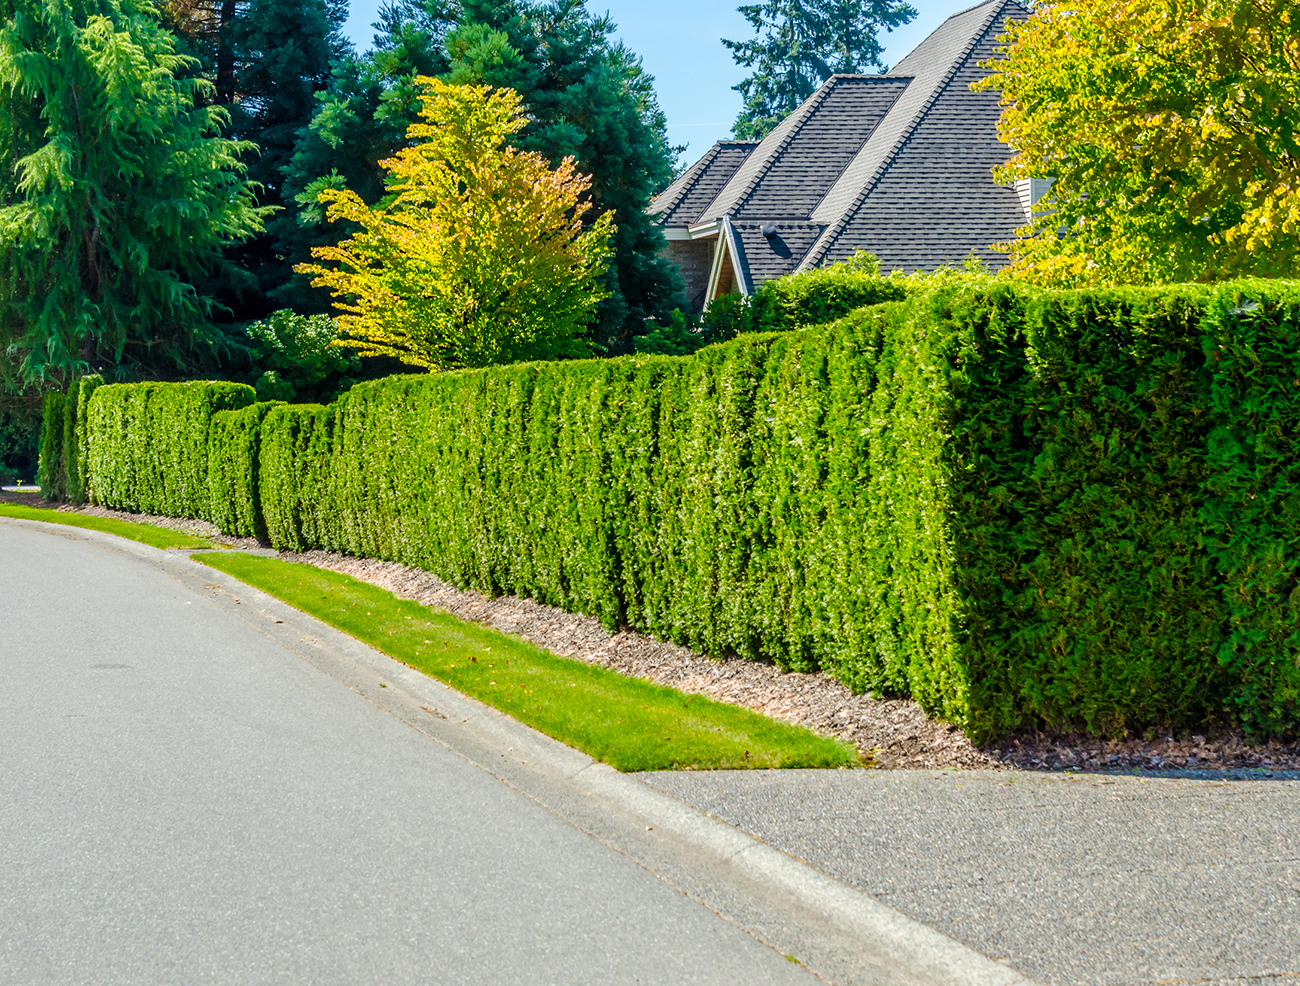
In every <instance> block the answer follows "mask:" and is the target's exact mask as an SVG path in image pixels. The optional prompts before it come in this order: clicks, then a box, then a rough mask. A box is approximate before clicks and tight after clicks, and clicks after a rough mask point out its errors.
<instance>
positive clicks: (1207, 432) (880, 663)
mask: <svg viewBox="0 0 1300 986" xmlns="http://www.w3.org/2000/svg"><path fill="white" fill-rule="evenodd" d="M1297 353H1300V288H1297V287H1296V285H1294V284H1281V283H1277V282H1266V281H1240V282H1232V283H1229V284H1227V285H1223V286H1220V287H1217V288H1214V289H1210V288H1205V287H1198V286H1179V287H1175V288H1162V289H1138V288H1118V289H1117V288H1111V289H1088V290H1079V291H1058V290H1043V289H1036V288H1032V287H1029V286H1026V285H1022V284H1015V283H1012V282H1007V281H1004V280H1001V279H997V278H992V277H977V276H974V275H971V274H962V275H956V274H953V275H952V276H946V277H944V278H940V279H936V280H934V281H933V282H925V283H924V284H923V285H922V286H921V287H915V286H913V287H912V288H911V289H909V290H908V291H907V293H906V296H905V297H903V298H902V299H901V300H893V301H889V302H888V303H884V304H876V305H873V306H870V307H866V308H862V309H859V310H857V311H855V312H852V313H851V314H849V315H848V316H846V317H844V318H842V319H840V320H838V321H836V322H833V323H831V324H829V325H823V326H819V327H816V328H812V329H808V330H805V331H798V332H769V333H762V334H746V335H742V336H740V337H738V338H736V339H734V340H732V341H731V342H728V343H726V344H723V345H715V346H710V347H708V348H706V349H703V350H701V351H700V352H698V353H697V354H695V355H694V356H690V357H687V358H673V357H665V356H641V357H632V358H625V359H614V360H600V361H583V362H563V363H550V364H547V363H529V364H516V365H513V366H507V367H494V368H491V369H489V370H479V371H459V372H455V373H445V374H434V375H429V374H423V375H420V376H404V377H390V378H387V379H384V380H379V381H373V382H368V383H362V384H358V385H357V386H355V387H353V388H352V389H351V390H349V391H348V392H347V393H346V394H344V395H343V396H341V397H340V398H339V399H338V400H337V401H336V402H334V403H333V404H331V405H329V406H327V407H321V406H303V405H286V406H279V407H275V408H272V409H271V410H270V411H269V412H268V413H267V414H266V417H265V418H264V420H263V422H262V426H261V431H260V436H259V448H258V456H259V461H258V479H257V486H258V490H259V495H260V497H261V506H262V511H263V515H264V519H265V523H266V529H267V534H268V537H269V540H270V541H271V543H272V544H273V545H274V546H276V547H277V548H281V549H287V550H305V549H310V548H322V549H327V550H332V551H338V552H342V553H345V554H350V555H355V556H359V557H371V558H380V559H385V560H394V561H400V562H402V563H404V564H408V565H414V566H417V567H420V568H424V569H426V570H428V571H432V572H434V573H436V574H438V575H439V576H440V577H442V578H444V579H447V580H448V581H451V582H454V583H456V584H457V585H461V586H473V587H475V588H477V589H479V590H481V591H483V592H487V593H512V594H516V595H521V596H528V597H532V598H536V599H538V600H540V601H542V602H546V603H550V604H553V605H556V606H560V607H563V608H565V609H568V610H570V611H576V612H583V613H588V614H591V615H594V616H597V617H598V618H600V619H601V620H602V621H603V622H604V624H605V625H606V626H609V627H617V626H621V625H627V626H631V627H635V628H638V629H641V630H645V631H648V632H651V633H654V634H656V635H657V636H659V637H661V638H663V639H667V640H671V641H674V642H677V643H681V644H685V645H688V646H691V647H693V648H695V649H698V650H700V651H702V652H704V653H708V654H713V655H724V654H738V655H740V656H743V657H748V658H758V659H769V660H772V661H775V662H776V663H777V664H779V665H780V666H782V667H784V668H788V669H795V670H804V671H807V670H812V669H815V668H823V669H825V670H827V671H828V672H830V673H831V674H833V675H834V676H835V677H837V678H838V679H840V680H841V681H844V682H846V683H847V684H849V685H850V686H851V687H853V688H854V689H855V690H870V691H874V692H884V693H890V694H905V695H912V696H914V697H915V698H916V699H917V701H919V702H920V703H921V704H922V706H923V707H925V708H926V709H927V710H929V711H930V712H932V713H935V714H939V715H942V716H944V717H946V718H948V719H949V720H951V721H953V722H956V723H958V724H960V725H963V726H965V727H966V728H967V729H968V730H969V731H970V732H971V733H972V734H973V735H974V736H975V737H976V738H985V737H990V736H993V735H997V734H999V733H1003V732H1005V731H1007V730H1011V729H1017V728H1020V729H1034V728H1039V727H1042V726H1048V727H1054V728H1060V729H1084V730H1088V731H1089V732H1092V733H1095V734H1101V735H1124V734H1129V735H1132V734H1135V733H1143V732H1145V731H1148V730H1153V729H1156V728H1175V729H1177V728H1186V727H1190V726H1193V725H1197V726H1200V725H1202V724H1204V723H1205V722H1206V721H1207V720H1208V721H1214V720H1219V721H1229V720H1231V721H1236V722H1240V723H1242V724H1244V725H1245V726H1246V728H1247V729H1248V730H1249V731H1250V732H1251V733H1252V734H1253V735H1255V736H1261V737H1262V736H1269V735H1294V734H1296V733H1297V732H1298V731H1300V629H1297V628H1300V560H1297V559H1300V553H1297V551H1296V550H1294V549H1295V546H1296V543H1297V542H1298V541H1300V521H1298V520H1297V518H1300V509H1297V507H1298V506H1300V465H1298V464H1297V463H1300V455H1298V450H1297V449H1296V447H1295V441H1294V439H1293V437H1292V436H1294V435H1296V434H1298V433H1300V389H1298V388H1297V387H1296V386H1295V381H1296V380H1297V379H1300V356H1297V355H1296V354H1297ZM156 386H157V385H139V388H140V390H141V392H144V391H145V390H146V389H147V388H149V387H156ZM174 386H177V387H179V386H181V385H174ZM114 390H115V388H102V389H101V390H100V391H97V392H96V393H95V396H94V398H93V399H92V401H91V408H92V414H91V419H92V424H93V422H94V421H96V420H104V421H105V422H106V423H107V421H108V416H103V415H100V412H99V411H98V409H97V405H98V403H99V402H100V400H101V398H102V397H103V396H104V394H106V393H107V394H110V395H112V394H113V392H114ZM115 399H116V398H115ZM119 403H123V402H120V401H119ZM127 403H129V402H127ZM160 406H161V405H160ZM167 406H176V407H180V406H181V404H180V402H178V401H175V400H172V401H170V402H168V405H167ZM113 420H114V421H116V422H118V423H116V424H114V426H113V428H111V429H106V430H107V434H108V435H109V437H110V438H111V439H112V440H114V441H119V442H121V441H122V440H123V439H121V438H120V436H121V435H123V434H129V435H131V440H132V441H133V442H138V443H139V444H140V445H141V447H142V448H145V447H147V446H148V443H149V442H150V440H151V439H150V437H149V436H151V435H164V436H170V435H172V434H178V433H180V432H181V431H182V430H183V429H182V428H181V427H180V426H178V424H177V423H175V422H169V421H167V420H165V419H164V418H163V417H161V416H159V417H158V418H155V419H153V420H151V421H148V422H146V423H145V425H146V426H145V427H142V428H136V429H130V428H128V430H127V431H125V432H124V431H123V430H122V426H123V425H124V424H126V417H125V416H124V415H120V414H119V415H118V416H117V417H116V418H114V419H113ZM92 441H93V436H92ZM154 441H156V442H158V443H159V444H160V445H163V446H165V447H170V443H171V440H170V438H168V439H165V440H158V439H154ZM186 446H187V447H188V448H190V449H191V450H193V449H195V448H197V449H201V450H203V452H202V454H203V456H204V461H205V462H206V461H207V458H206V456H207V454H208V449H207V448H205V447H204V446H202V445H201V444H198V440H197V439H194V440H191V441H189V442H188V443H186ZM91 451H92V461H96V462H97V461H99V450H98V449H97V448H95V447H93V446H92V450H91ZM191 455H193V452H192V451H191ZM174 468H178V469H179V468H180V466H179V465H178V466H176V467H174ZM124 472H125V471H124ZM138 477H139V478H138V479H136V480H133V481H134V482H137V483H138V484H140V485H143V486H148V485H149V484H156V483H157V480H156V479H155V478H153V476H152V475H151V474H148V473H146V472H144V471H140V472H139V473H138ZM92 480H93V482H92V487H93V488H96V489H97V488H98V475H97V474H96V473H95V472H94V471H93V470H92Z"/></svg>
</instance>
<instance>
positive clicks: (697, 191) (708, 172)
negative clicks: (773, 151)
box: [646, 140, 758, 226]
mask: <svg viewBox="0 0 1300 986" xmlns="http://www.w3.org/2000/svg"><path fill="white" fill-rule="evenodd" d="M756 147H758V141H754V140H721V141H718V143H716V144H714V145H713V146H712V147H711V148H709V150H708V152H707V153H706V154H705V155H704V157H702V158H700V159H699V160H698V161H696V162H695V164H693V165H692V166H691V167H690V168H688V169H687V170H686V171H685V172H684V173H683V174H682V175H681V177H679V178H678V179H677V180H676V181H674V182H673V183H672V184H671V185H669V186H668V187H667V188H666V189H664V190H663V191H662V192H660V193H659V194H658V195H657V196H655V199H654V201H653V202H651V203H650V207H649V208H648V209H647V210H646V211H647V212H648V213H650V215H652V216H660V217H661V219H660V222H662V223H663V224H664V225H666V226H689V225H690V224H691V223H693V222H695V221H696V218H697V217H698V216H699V215H700V213H701V212H703V211H704V210H705V209H706V208H707V207H708V205H709V203H711V202H712V201H713V200H714V199H715V198H717V195H718V193H719V192H720V191H722V189H723V188H724V187H725V186H726V184H727V182H728V181H730V180H731V178H732V176H733V175H735V173H736V170H737V169H738V168H739V167H740V166H741V165H742V164H744V163H745V160H746V158H748V157H749V156H750V155H751V154H752V153H753V151H754V149H755V148H756Z"/></svg>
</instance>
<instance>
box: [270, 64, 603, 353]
mask: <svg viewBox="0 0 1300 986" xmlns="http://www.w3.org/2000/svg"><path fill="white" fill-rule="evenodd" d="M417 81H418V82H419V83H420V85H421V86H422V89H423V92H422V98H423V109H422V110H421V111H420V116H421V117H422V122H420V123H416V124H413V125H412V126H411V128H410V129H409V130H408V131H407V137H408V139H410V140H411V141H412V142H413V144H412V146H411V147H408V148H407V149H405V150H403V151H401V152H399V153H398V155H397V156H396V157H394V158H390V159H389V160H387V161H383V162H381V163H382V165H383V167H384V168H385V169H386V170H387V171H388V178H387V179H386V185H387V188H388V195H387V196H386V197H385V199H384V200H383V201H382V202H381V203H380V204H379V205H377V206H376V207H374V208H371V207H369V206H367V205H366V204H365V203H364V202H362V201H361V199H360V198H359V197H358V196H357V195H356V194H355V193H354V192H351V191H349V190H346V189H344V190H338V189H328V190H326V191H324V192H322V193H321V195H320V201H321V202H322V203H325V204H326V206H327V214H328V216H329V218H330V219H331V220H337V219H342V220H346V221H349V222H352V223H355V224H356V225H357V226H359V227H360V230H359V231H358V232H357V233H355V234H354V235H353V236H352V237H351V238H350V239H347V240H344V241H343V242H342V243H339V244H338V245H337V246H332V247H316V248H313V250H312V255H313V256H314V257H315V258H316V259H317V260H318V261H319V263H312V264H301V265H299V266H298V267H297V268H296V269H297V270H298V271H299V272H300V273H306V274H314V275H315V278H314V280H313V281H312V284H313V286H316V287H327V288H329V289H330V290H331V292H332V293H333V294H334V296H335V298H336V299H338V300H336V302H335V306H336V307H337V308H338V309H339V312H340V316H339V330H340V331H339V340H338V341H339V344H340V345H344V346H352V347H355V348H357V349H359V350H360V351H361V352H362V353H363V354H365V355H376V356H395V357H397V358H398V359H400V360H402V361H404V362H406V363H410V364H412V365H415V366H423V367H427V368H428V369H430V370H446V369H455V368H458V367H474V366H488V365H491V364H495V363H509V362H515V361H518V360H525V359H547V358H554V357H557V356H581V355H587V354H588V353H589V352H590V349H589V347H588V346H587V344H586V343H585V341H584V340H583V339H582V338H581V333H582V331H583V329H584V327H585V326H586V325H587V324H588V323H589V321H590V319H591V318H592V312H593V310H594V308H595V306H596V304H597V302H599V301H600V300H601V299H603V298H605V297H606V296H607V291H606V289H605V288H604V287H602V285H601V275H602V274H603V273H604V271H605V268H606V264H607V263H608V258H609V256H610V253H611V249H610V246H609V240H610V236H611V234H612V233H613V230H614V225H613V214H612V213H608V212H607V213H605V214H604V215H601V216H600V217H598V218H597V219H596V220H595V222H593V223H592V224H591V225H590V227H586V226H585V225H584V221H583V220H584V215H585V213H586V212H587V211H588V207H587V206H586V204H585V203H584V201H583V195H584V193H585V192H586V191H587V188H588V186H589V184H590V179H589V178H588V177H587V176H585V175H582V174H579V173H578V171H577V170H576V168H575V165H574V162H573V159H572V158H566V159H565V160H564V161H562V162H561V163H560V165H559V166H558V167H556V168H552V167H550V165H549V163H548V162H547V161H546V159H545V158H544V157H542V156H541V155H540V154H537V153H532V152H526V151H520V150H518V149H516V148H514V147H510V146H507V144H506V141H507V139H508V138H509V137H510V136H511V135H512V134H515V133H517V132H518V131H520V130H522V129H523V127H524V126H525V124H526V121H525V119H524V116H523V112H522V105H521V100H520V96H519V94H518V93H517V92H515V91H514V90H512V89H495V90H493V89H490V88H489V87H487V86H453V85H448V84H447V83H444V82H441V81H439V80H437V79H432V78H428V77H421V78H419V79H418V80H417Z"/></svg>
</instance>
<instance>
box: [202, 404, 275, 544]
mask: <svg viewBox="0 0 1300 986" xmlns="http://www.w3.org/2000/svg"><path fill="white" fill-rule="evenodd" d="M280 406H281V402H279V401H267V402H263V403H260V404H250V405H248V406H247V407H243V408H240V409H239V410H237V411H218V412H217V413H216V414H214V415H213V416H212V425H211V431H210V432H209V434H208V514H207V516H208V519H209V520H210V521H212V523H214V524H216V525H217V527H219V528H220V529H221V531H222V532H223V533H225V534H230V535H233V536H235V537H257V538H264V537H265V536H266V527H265V524H264V522H263V520H262V503H261V497H260V495H259V491H258V485H257V475H258V468H257V462H258V448H259V445H260V440H259V434H260V430H261V426H262V420H263V419H264V418H265V417H266V415H267V414H268V413H269V412H270V411H271V409H272V408H275V407H280Z"/></svg>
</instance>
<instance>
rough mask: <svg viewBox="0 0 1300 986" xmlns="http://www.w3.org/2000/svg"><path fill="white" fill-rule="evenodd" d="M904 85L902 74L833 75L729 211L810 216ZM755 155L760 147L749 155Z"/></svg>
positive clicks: (759, 215) (748, 215)
mask: <svg viewBox="0 0 1300 986" xmlns="http://www.w3.org/2000/svg"><path fill="white" fill-rule="evenodd" d="M907 85H908V80H907V79H905V78H887V77H885V76H880V75H837V76H833V77H832V78H831V79H830V81H829V82H828V83H827V84H826V85H825V86H824V87H823V89H822V93H821V99H820V100H819V101H818V102H817V104H816V106H815V107H813V108H812V110H811V112H809V113H807V114H805V115H804V116H803V118H802V119H801V120H800V122H799V126H798V127H797V128H795V129H794V130H793V131H792V132H791V134H790V136H789V138H788V139H787V140H786V141H785V142H784V143H783V144H782V145H781V146H780V147H778V148H775V149H774V153H773V154H772V155H771V156H770V157H769V158H767V159H766V160H765V161H764V162H763V171H762V173H761V175H759V176H758V178H757V179H756V180H755V181H754V182H753V183H752V184H751V186H750V188H749V190H748V192H747V194H745V196H744V198H742V199H741V200H740V201H738V202H737V203H736V207H735V211H734V214H735V215H736V216H737V217H738V218H741V219H768V218H781V219H794V218H807V217H808V216H810V215H811V214H812V211H813V209H815V208H816V206H817V203H818V202H820V201H821V200H822V197H823V196H824V195H825V194H826V193H827V192H828V191H830V189H831V187H832V186H833V185H834V184H835V182H836V180H837V179H838V178H839V177H840V174H841V173H842V172H843V171H844V169H845V167H846V166H847V165H848V164H849V162H850V161H852V160H853V158H854V157H855V156H856V155H857V153H858V151H859V150H860V149H861V148H862V145H863V144H865V143H866V142H867V140H868V139H869V138H870V136H871V134H872V132H873V131H874V130H875V129H876V127H877V125H878V124H879V123H880V121H881V120H882V119H884V117H885V114H886V113H887V112H888V110H889V107H890V106H892V105H893V103H894V101H895V100H896V99H898V98H899V96H900V95H901V94H902V92H903V91H904V90H905V89H906V88H907ZM759 153H762V149H761V148H760V150H759V151H758V152H756V154H755V156H757V154H759Z"/></svg>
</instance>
